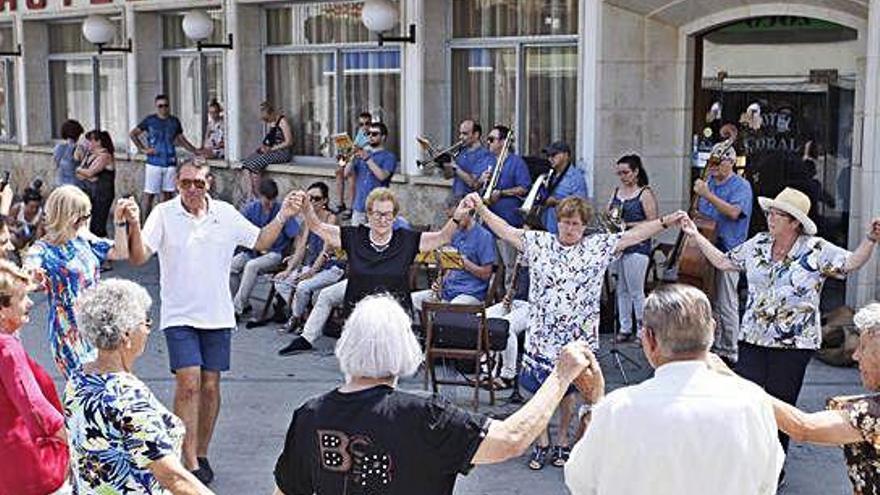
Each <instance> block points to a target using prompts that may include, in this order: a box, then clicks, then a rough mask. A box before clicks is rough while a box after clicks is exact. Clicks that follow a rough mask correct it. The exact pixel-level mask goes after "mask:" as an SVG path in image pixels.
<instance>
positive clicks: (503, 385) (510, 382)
mask: <svg viewBox="0 0 880 495" xmlns="http://www.w3.org/2000/svg"><path fill="white" fill-rule="evenodd" d="M493 380H494V381H495V391H496V392H498V391H500V390H512V389H513V386H514V385H515V384H516V381H515V380H514V379H513V378H504V377H503V376H496V377H495V378H493ZM480 388H482V389H483V390H489V382H483V383H481V384H480Z"/></svg>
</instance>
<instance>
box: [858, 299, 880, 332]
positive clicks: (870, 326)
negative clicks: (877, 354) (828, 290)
mask: <svg viewBox="0 0 880 495" xmlns="http://www.w3.org/2000/svg"><path fill="white" fill-rule="evenodd" d="M853 323H854V324H855V326H856V328H858V329H859V333H868V332H871V333H875V332H880V303H876V302H875V303H871V304H869V305H867V306H865V307H864V308H862V309H860V310H859V311H858V312H857V313H856V315H855V316H853Z"/></svg>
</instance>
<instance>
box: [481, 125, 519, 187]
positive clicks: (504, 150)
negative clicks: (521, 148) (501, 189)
mask: <svg viewBox="0 0 880 495" xmlns="http://www.w3.org/2000/svg"><path fill="white" fill-rule="evenodd" d="M512 142H513V130H512V129H511V130H509V131H507V136H505V138H504V145H503V146H502V147H501V153H499V154H498V159H497V160H496V161H495V167H493V168H492V175H490V176H489V182H487V183H486V189H485V190H484V191H483V203H485V204H487V205H488V204H489V203H490V202H491V200H492V193H494V192H495V188H496V187H498V180H499V179H500V178H501V170H502V169H503V168H504V162H506V161H507V155H508V154H509V153H510V143H512Z"/></svg>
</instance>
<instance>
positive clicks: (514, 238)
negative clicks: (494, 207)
mask: <svg viewBox="0 0 880 495" xmlns="http://www.w3.org/2000/svg"><path fill="white" fill-rule="evenodd" d="M462 204H463V206H464V207H465V208H467V209H468V210H474V211H476V212H477V214H478V215H480V218H482V219H483V222H484V223H485V224H486V226H487V227H489V230H491V231H492V232H494V233H495V235H497V236H498V237H500V238H501V239H503V240H504V241H505V242H507V243H509V244H510V245H512V246H513V247H515V248H516V250H517V251H520V252H522V250H523V230H522V229H518V228H516V227H511V226H510V224H508V223H507V222H505V221H504V219H503V218H501V217H499V216H498V215H496V214H494V213H492V211H490V210H489V207H488V206H486V205H485V203H483V198H481V197H480V195H479V194H477V193H470V194H468V195H467V196H465V197H464V199H463V200H462Z"/></svg>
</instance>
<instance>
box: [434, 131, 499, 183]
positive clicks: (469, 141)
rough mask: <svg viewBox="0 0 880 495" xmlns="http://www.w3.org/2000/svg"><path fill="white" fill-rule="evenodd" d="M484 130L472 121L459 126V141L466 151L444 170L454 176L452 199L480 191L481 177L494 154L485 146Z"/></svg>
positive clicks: (445, 166)
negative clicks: (483, 141) (483, 140)
mask: <svg viewBox="0 0 880 495" xmlns="http://www.w3.org/2000/svg"><path fill="white" fill-rule="evenodd" d="M482 137H483V128H482V127H481V126H480V124H478V123H476V122H474V121H473V120H472V119H465V120H462V121H461V124H459V126H458V139H459V140H461V141H463V142H462V146H463V147H464V149H463V150H462V152H461V153H459V154H458V157H456V158H455V160H453V161H452V162H451V163H448V164H446V165H444V170H445V171H446V172H447V173H448V174H449V175H450V176H453V179H452V197H453V198H456V199H459V200H460V199H461V198H463V197H465V196H466V195H467V194H468V193H471V192H474V191H479V185H480V176H481V175H482V174H483V172H485V171H486V167H488V166H489V164H490V163H494V162H490V160H491V158H490V157H491V156H492V153H490V152H489V150H488V149H486V148H485V147H484V146H483V143H482V141H481V140H482Z"/></svg>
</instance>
